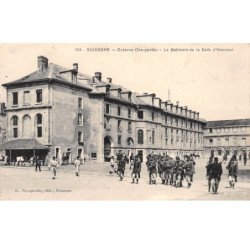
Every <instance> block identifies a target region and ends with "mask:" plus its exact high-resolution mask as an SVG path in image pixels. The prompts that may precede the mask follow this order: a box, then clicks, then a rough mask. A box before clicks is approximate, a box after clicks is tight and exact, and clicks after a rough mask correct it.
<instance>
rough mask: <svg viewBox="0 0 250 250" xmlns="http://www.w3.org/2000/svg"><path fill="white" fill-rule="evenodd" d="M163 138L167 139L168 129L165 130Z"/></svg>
mask: <svg viewBox="0 0 250 250" xmlns="http://www.w3.org/2000/svg"><path fill="white" fill-rule="evenodd" d="M165 137H168V128H165Z"/></svg>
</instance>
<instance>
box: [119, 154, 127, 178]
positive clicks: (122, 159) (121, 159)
mask: <svg viewBox="0 0 250 250" xmlns="http://www.w3.org/2000/svg"><path fill="white" fill-rule="evenodd" d="M126 162H127V161H126V157H125V156H124V155H122V156H121V157H119V160H118V168H117V174H118V175H119V177H120V181H122V180H123V177H124V172H125V166H126Z"/></svg>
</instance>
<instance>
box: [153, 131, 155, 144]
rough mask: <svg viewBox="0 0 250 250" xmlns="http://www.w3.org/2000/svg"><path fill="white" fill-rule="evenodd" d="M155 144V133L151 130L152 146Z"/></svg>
mask: <svg viewBox="0 0 250 250" xmlns="http://www.w3.org/2000/svg"><path fill="white" fill-rule="evenodd" d="M154 143H155V131H154V130H153V131H152V144H154Z"/></svg>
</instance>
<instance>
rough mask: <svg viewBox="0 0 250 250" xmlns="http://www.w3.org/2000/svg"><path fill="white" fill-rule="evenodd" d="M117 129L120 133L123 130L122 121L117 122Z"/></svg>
mask: <svg viewBox="0 0 250 250" xmlns="http://www.w3.org/2000/svg"><path fill="white" fill-rule="evenodd" d="M117 129H118V130H119V131H121V130H122V129H121V120H118V121H117Z"/></svg>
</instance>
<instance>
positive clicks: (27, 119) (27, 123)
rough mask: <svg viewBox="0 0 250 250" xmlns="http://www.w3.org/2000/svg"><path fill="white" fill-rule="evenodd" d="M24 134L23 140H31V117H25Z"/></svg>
mask: <svg viewBox="0 0 250 250" xmlns="http://www.w3.org/2000/svg"><path fill="white" fill-rule="evenodd" d="M22 130H23V131H22V132H23V134H22V137H23V138H26V139H29V138H31V133H30V131H31V118H30V116H29V115H25V116H24V117H23V129H22Z"/></svg>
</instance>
